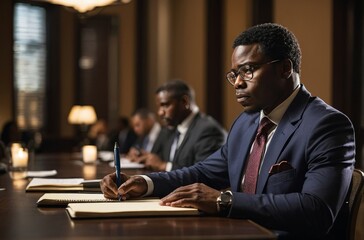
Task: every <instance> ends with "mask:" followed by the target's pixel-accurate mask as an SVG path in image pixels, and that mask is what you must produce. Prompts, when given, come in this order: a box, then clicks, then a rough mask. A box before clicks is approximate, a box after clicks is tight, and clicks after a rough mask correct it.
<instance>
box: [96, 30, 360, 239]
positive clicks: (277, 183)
mask: <svg viewBox="0 0 364 240" xmlns="http://www.w3.org/2000/svg"><path fill="white" fill-rule="evenodd" d="M233 49H234V50H233V53H232V57H231V70H230V71H229V72H228V73H227V75H226V78H227V80H228V83H229V84H231V85H232V86H233V90H234V95H235V96H236V99H237V102H238V103H240V104H241V105H242V106H243V108H244V111H243V112H242V113H241V115H240V116H238V118H237V119H236V120H235V122H234V123H233V124H232V126H231V129H230V132H229V135H228V138H227V141H226V144H225V145H224V146H222V147H221V148H220V149H219V150H218V151H216V152H215V153H213V154H212V155H210V156H209V157H208V158H207V159H205V160H204V161H201V162H199V163H197V164H195V165H193V166H191V167H188V168H183V169H181V170H176V171H171V172H154V173H150V174H147V175H143V176H131V177H130V176H127V175H125V174H122V175H121V177H122V179H123V181H124V183H123V184H122V185H121V186H120V187H119V188H117V187H116V185H115V177H116V176H115V173H112V174H110V175H107V176H105V177H104V178H103V180H102V182H101V189H102V191H103V193H104V195H105V197H107V198H116V197H117V196H118V194H121V195H122V196H123V197H124V198H129V197H138V196H154V197H162V199H161V204H162V205H168V206H176V207H195V208H198V209H200V210H201V211H203V212H206V213H209V214H218V215H220V216H224V217H230V218H246V219H251V220H253V221H255V222H257V223H258V224H260V225H263V226H264V227H267V228H269V229H272V230H274V231H276V233H277V235H278V239H345V231H344V229H345V228H346V226H347V222H346V221H347V219H348V216H347V213H348V202H347V201H345V200H346V196H347V194H348V190H349V186H350V181H351V178H352V172H353V169H354V163H355V139H354V129H353V126H352V123H351V121H350V120H349V118H348V117H347V116H345V115H344V114H343V113H341V112H339V111H338V110H336V109H334V108H333V107H331V106H329V105H328V104H327V103H325V102H324V101H323V100H321V99H320V98H318V97H314V96H312V95H311V94H310V92H309V91H308V90H307V89H306V88H305V86H304V85H303V84H301V82H300V70H301V69H300V66H301V50H300V47H299V44H298V41H297V39H296V37H295V36H294V35H293V33H292V32H290V31H289V30H288V29H287V28H285V27H283V26H281V25H279V24H274V23H266V24H261V25H257V26H253V27H251V28H249V29H247V30H246V31H244V32H243V33H241V34H239V35H238V36H237V38H236V39H235V41H234V43H233ZM261 122H262V123H264V127H259V130H258V126H259V125H260V124H261ZM255 138H257V139H256V140H255ZM264 142H265V143H264ZM257 146H259V147H257ZM227 188H229V190H226V189H227ZM343 220H344V221H343Z"/></svg>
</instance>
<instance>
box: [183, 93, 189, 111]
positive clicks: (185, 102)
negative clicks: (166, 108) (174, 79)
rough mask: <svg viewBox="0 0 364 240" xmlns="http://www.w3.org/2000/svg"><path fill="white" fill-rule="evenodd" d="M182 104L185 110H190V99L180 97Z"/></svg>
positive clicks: (185, 96)
mask: <svg viewBox="0 0 364 240" xmlns="http://www.w3.org/2000/svg"><path fill="white" fill-rule="evenodd" d="M182 103H183V105H184V106H185V108H186V109H189V108H190V105H191V103H190V98H189V97H188V96H187V95H183V96H182Z"/></svg>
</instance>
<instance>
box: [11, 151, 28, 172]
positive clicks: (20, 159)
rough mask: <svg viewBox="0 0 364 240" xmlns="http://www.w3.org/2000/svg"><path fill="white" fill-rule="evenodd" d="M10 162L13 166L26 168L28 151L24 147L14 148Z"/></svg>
mask: <svg viewBox="0 0 364 240" xmlns="http://www.w3.org/2000/svg"><path fill="white" fill-rule="evenodd" d="M12 160H13V161H12V163H13V167H14V168H26V167H27V166H28V151H27V149H25V148H18V149H17V150H14V155H13V156H12Z"/></svg>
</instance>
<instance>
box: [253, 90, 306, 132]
mask: <svg viewBox="0 0 364 240" xmlns="http://www.w3.org/2000/svg"><path fill="white" fill-rule="evenodd" d="M300 88H301V86H300V85H299V86H298V87H296V89H295V90H294V91H293V92H292V94H291V95H290V96H289V97H288V98H286V100H284V101H283V102H282V103H281V104H279V105H278V106H277V107H276V108H275V109H273V111H271V112H270V113H269V114H268V115H265V114H264V112H263V110H262V111H260V120H261V119H262V118H263V117H265V116H266V117H268V118H269V120H271V121H272V122H273V123H274V124H276V126H277V125H278V124H279V122H280V121H281V119H282V117H283V115H284V113H285V112H286V111H287V108H288V107H289V105H290V104H291V103H292V101H293V99H294V98H295V97H296V96H297V94H298V91H299V90H300Z"/></svg>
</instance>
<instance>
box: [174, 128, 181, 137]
mask: <svg viewBox="0 0 364 240" xmlns="http://www.w3.org/2000/svg"><path fill="white" fill-rule="evenodd" d="M174 134H175V135H174V137H175V138H179V135H180V134H181V133H180V132H179V131H178V130H176V132H175V133H174Z"/></svg>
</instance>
